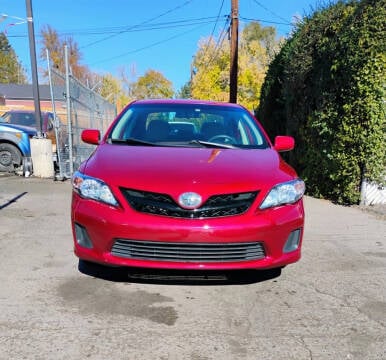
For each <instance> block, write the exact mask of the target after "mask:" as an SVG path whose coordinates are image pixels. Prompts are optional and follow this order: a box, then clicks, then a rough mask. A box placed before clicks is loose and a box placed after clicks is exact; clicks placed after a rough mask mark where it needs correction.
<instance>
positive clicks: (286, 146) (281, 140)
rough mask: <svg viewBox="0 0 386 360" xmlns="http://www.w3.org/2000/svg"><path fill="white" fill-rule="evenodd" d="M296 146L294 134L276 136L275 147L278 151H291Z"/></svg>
mask: <svg viewBox="0 0 386 360" xmlns="http://www.w3.org/2000/svg"><path fill="white" fill-rule="evenodd" d="M294 147H295V140H294V138H293V137H292V136H276V137H275V144H274V145H273V148H274V149H275V150H276V151H278V152H283V151H290V150H292V149H293V148H294Z"/></svg>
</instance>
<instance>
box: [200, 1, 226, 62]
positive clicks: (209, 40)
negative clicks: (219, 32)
mask: <svg viewBox="0 0 386 360" xmlns="http://www.w3.org/2000/svg"><path fill="white" fill-rule="evenodd" d="M224 1H225V0H222V2H221V5H220V9H219V11H218V14H217V19H216V22H215V24H214V26H213V29H212V33H211V34H210V36H209V39H208V42H207V44H206V48H205V50H204V55H203V57H204V58H205V55H206V53H207V52H208V50H209V46H210V42H211V40H212V39H213V35H214V32H215V31H216V27H217V24H218V20H219V19H220V15H221V11H222V8H223V6H224Z"/></svg>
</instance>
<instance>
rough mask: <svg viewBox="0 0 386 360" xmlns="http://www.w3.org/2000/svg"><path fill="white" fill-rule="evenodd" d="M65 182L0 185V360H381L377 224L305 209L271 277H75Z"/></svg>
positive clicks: (372, 216) (1, 179) (384, 336)
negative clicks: (290, 260)
mask: <svg viewBox="0 0 386 360" xmlns="http://www.w3.org/2000/svg"><path fill="white" fill-rule="evenodd" d="M70 202H71V184H70V181H65V182H59V181H56V182H55V181H53V180H51V179H38V178H33V177H31V178H23V177H20V176H14V175H4V174H3V175H0V254H1V256H2V257H1V261H0V359H1V360H3V359H4V360H9V359H28V360H30V359H39V360H41V359H55V360H59V359H63V360H64V359H66V360H72V359H74V360H75V359H76V360H78V359H98V360H99V359H101V360H102V359H103V360H105V359H135V360H142V359H154V360H166V359H191V360H207V359H222V360H227V359H262V360H270V359H272V360H281V359H283V360H289V359H294V360H302V359H312V360H319V359H320V360H329V359H331V360H340V359H342V360H343V359H344V360H353V359H358V360H384V359H386V330H385V326H386V290H385V284H386V276H385V274H386V222H385V217H384V216H383V214H379V213H378V214H376V213H372V212H369V211H363V210H361V209H360V208H358V207H342V206H337V205H334V204H332V203H330V202H328V201H324V200H317V199H313V198H311V197H306V198H305V207H306V227H305V236H304V244H303V256H302V259H301V260H300V261H299V262H298V263H296V264H293V265H290V266H287V267H286V268H284V269H283V271H282V272H281V275H280V274H277V273H274V272H271V273H255V272H238V273H213V274H205V273H193V274H189V273H183V272H167V273H165V272H157V271H144V270H141V269H133V270H131V271H126V270H125V271H122V270H115V271H110V272H104V271H101V269H100V268H99V267H91V268H90V267H81V269H80V270H81V271H79V269H78V261H77V259H76V258H75V256H74V255H73V250H72V235H71V228H70Z"/></svg>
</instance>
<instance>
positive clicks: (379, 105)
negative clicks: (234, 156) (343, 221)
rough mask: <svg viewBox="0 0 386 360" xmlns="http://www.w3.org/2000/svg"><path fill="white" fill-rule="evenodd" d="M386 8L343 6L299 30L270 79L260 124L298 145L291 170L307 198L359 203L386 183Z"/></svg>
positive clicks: (365, 3) (373, 1) (368, 1)
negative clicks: (364, 187) (370, 188)
mask: <svg viewBox="0 0 386 360" xmlns="http://www.w3.org/2000/svg"><path fill="white" fill-rule="evenodd" d="M385 18H386V3H385V0H362V1H357V0H356V1H354V0H352V1H347V2H345V1H339V2H338V3H337V4H335V5H332V6H329V7H327V8H323V9H319V10H317V11H316V12H315V13H314V14H312V15H311V16H309V17H306V18H304V19H303V21H302V22H301V23H300V24H298V26H297V28H296V30H295V32H294V33H293V35H292V37H291V38H290V39H288V40H287V42H286V43H285V44H284V46H283V48H282V49H281V52H280V53H279V54H278V56H277V57H276V58H275V59H274V61H273V62H272V64H271V65H270V68H269V70H268V72H267V76H266V79H265V82H264V85H263V88H262V98H261V101H260V107H259V109H258V111H257V116H258V117H259V118H260V120H261V122H262V123H263V125H264V126H265V127H266V129H267V131H268V133H269V134H270V135H271V136H272V137H273V136H276V135H278V134H279V133H281V134H283V133H285V134H289V135H292V136H294V137H295V138H296V141H297V147H296V148H295V151H294V152H293V153H291V154H290V155H289V161H290V163H291V164H292V165H293V166H294V167H295V168H296V169H297V170H298V172H299V173H300V175H301V176H302V177H303V178H304V179H305V181H306V183H307V188H308V193H309V194H311V195H313V196H318V197H323V198H328V199H331V200H333V201H335V202H338V203H341V204H354V203H358V201H359V198H360V184H361V181H362V179H363V178H364V177H366V178H367V179H369V180H372V181H378V182H384V176H385V169H386V153H385V84H386V71H385V68H386V67H385V65H386V51H385V38H386V31H385V30H386V29H385Z"/></svg>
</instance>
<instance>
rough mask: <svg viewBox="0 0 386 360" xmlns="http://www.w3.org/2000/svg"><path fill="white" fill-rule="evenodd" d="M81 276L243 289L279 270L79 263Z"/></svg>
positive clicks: (274, 276)
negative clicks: (171, 268)
mask: <svg viewBox="0 0 386 360" xmlns="http://www.w3.org/2000/svg"><path fill="white" fill-rule="evenodd" d="M78 269H79V271H80V272H81V273H83V274H85V275H89V276H93V277H96V278H99V279H103V280H108V281H113V282H132V283H143V284H161V285H244V284H254V283H258V282H262V281H267V280H271V279H274V278H277V277H279V276H280V274H281V269H280V268H278V269H271V270H232V271H202V270H196V271H187V270H165V269H145V268H124V267H106V266H103V265H99V264H95V263H90V262H87V261H84V260H79V266H78Z"/></svg>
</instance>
